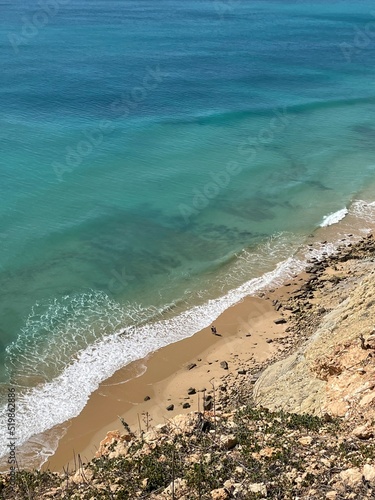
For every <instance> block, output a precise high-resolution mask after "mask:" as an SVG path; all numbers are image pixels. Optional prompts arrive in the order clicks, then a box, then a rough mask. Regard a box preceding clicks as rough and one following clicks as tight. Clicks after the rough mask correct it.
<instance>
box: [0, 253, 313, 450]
mask: <svg viewBox="0 0 375 500" xmlns="http://www.w3.org/2000/svg"><path fill="white" fill-rule="evenodd" d="M303 267H304V263H302V262H300V261H296V260H293V259H291V258H290V259H287V260H286V261H284V262H283V263H281V264H279V265H278V266H277V267H276V269H274V270H273V271H271V272H269V273H266V274H265V275H263V276H261V277H259V278H255V279H253V280H250V281H248V282H247V283H245V284H243V285H242V286H240V287H239V288H237V289H235V290H232V291H230V292H229V293H228V294H226V295H225V296H223V297H220V298H218V299H214V300H210V301H208V302H207V303H206V304H204V305H202V306H196V307H193V308H192V309H190V310H188V311H185V312H183V313H181V314H180V315H178V316H176V317H174V318H171V319H168V320H162V321H159V322H157V323H154V324H146V325H144V326H142V327H140V328H132V329H130V333H129V330H128V331H127V332H117V333H114V334H112V335H110V336H108V337H107V338H105V339H104V340H103V339H102V340H100V341H97V342H95V343H94V344H93V345H91V346H89V347H87V348H86V349H85V350H84V351H82V352H80V353H79V355H78V357H77V359H76V360H75V361H74V362H73V363H72V364H70V365H69V366H67V367H66V368H65V369H64V371H63V372H62V373H61V375H59V376H58V377H56V378H55V379H54V380H53V381H51V382H49V383H45V384H43V385H41V386H38V387H35V388H32V389H28V390H26V391H25V392H24V393H23V394H19V395H18V397H17V413H16V427H17V445H18V446H19V445H21V444H22V443H25V441H27V440H28V439H29V438H30V437H31V436H33V435H35V434H39V433H42V432H44V431H46V430H48V429H51V428H52V427H54V426H55V425H58V424H61V423H63V422H65V421H67V420H68V419H70V418H72V417H74V416H77V415H78V414H79V413H80V412H81V411H82V409H83V408H84V406H85V405H86V403H87V401H88V398H89V396H90V394H91V393H92V392H93V391H95V390H96V389H97V388H98V386H99V384H100V383H101V382H102V381H103V380H105V379H106V378H108V377H110V376H111V375H112V374H113V373H114V372H115V371H116V370H118V369H119V368H122V367H123V366H125V365H127V364H128V363H130V362H131V361H134V360H137V359H141V358H143V357H145V356H146V355H147V354H148V353H150V352H151V351H155V350H157V349H160V348H161V347H164V346H166V345H168V344H170V343H174V342H177V341H179V340H182V339H184V338H187V337H190V336H192V335H193V334H194V333H196V332H197V331H199V330H201V329H202V328H205V327H207V326H209V325H210V324H211V322H212V321H213V320H215V319H216V318H217V317H218V316H219V315H220V314H221V313H222V312H223V311H224V310H225V309H227V308H228V307H230V306H232V305H234V304H235V303H237V302H238V301H240V300H241V299H242V298H243V297H245V296H246V295H249V294H253V293H254V292H256V291H257V290H259V289H261V288H263V287H265V286H269V285H271V284H273V285H277V283H278V282H280V283H281V282H282V281H283V280H284V279H286V278H288V277H289V276H291V275H293V274H294V273H295V272H298V271H299V270H301V269H302V268H303ZM0 420H1V421H6V409H5V407H3V408H2V409H1V412H0ZM6 442H7V441H6V429H5V428H4V427H3V428H2V430H0V457H1V456H4V455H6V453H7V447H6Z"/></svg>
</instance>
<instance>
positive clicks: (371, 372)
mask: <svg viewBox="0 0 375 500" xmlns="http://www.w3.org/2000/svg"><path fill="white" fill-rule="evenodd" d="M373 252H374V243H373V240H372V238H368V239H367V240H366V241H365V242H363V243H362V244H360V245H358V246H355V247H353V248H349V249H345V250H342V251H341V252H340V253H338V255H336V256H335V257H332V258H330V259H328V260H327V262H326V265H323V266H321V267H320V268H318V269H315V272H314V273H313V274H312V276H311V280H310V284H309V286H308V287H307V289H306V290H305V291H304V294H303V296H302V297H301V294H300V292H299V293H297V294H296V295H298V298H296V297H295V296H294V297H291V298H290V299H289V302H290V303H291V304H293V307H295V308H297V307H298V308H299V309H300V310H301V312H300V313H299V314H297V315H295V316H294V317H293V319H292V327H291V328H292V329H293V330H295V332H296V333H297V334H298V335H300V336H301V335H302V334H305V335H306V333H307V336H308V340H307V341H305V343H304V344H303V345H301V346H300V347H299V348H298V350H297V351H296V352H295V353H293V354H291V355H290V356H288V357H287V358H286V359H283V360H281V361H279V362H277V363H275V364H274V365H271V366H269V367H268V368H267V369H266V370H265V371H264V372H263V374H262V376H261V377H260V378H259V380H258V381H257V383H256V385H255V388H254V397H255V400H256V402H258V403H259V404H262V405H263V406H265V407H267V408H270V409H276V408H278V409H281V408H282V409H284V410H286V411H290V412H295V413H311V414H315V415H320V416H322V415H325V414H326V413H327V414H329V415H334V416H342V417H344V416H345V417H346V418H348V419H351V418H354V419H355V417H356V415H357V414H360V415H361V419H362V420H363V421H367V422H371V421H373V420H374V417H375V412H374V406H375V405H374V402H375V334H374V326H375V264H374V262H373V260H372V255H373Z"/></svg>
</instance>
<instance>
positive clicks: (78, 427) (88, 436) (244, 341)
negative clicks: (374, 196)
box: [42, 214, 371, 470]
mask: <svg viewBox="0 0 375 500" xmlns="http://www.w3.org/2000/svg"><path fill="white" fill-rule="evenodd" d="M370 226H371V225H370ZM368 231H371V227H368V228H366V232H368ZM353 233H354V234H353ZM363 235H364V229H363V225H362V223H361V221H360V220H359V219H357V217H356V216H355V215H352V214H349V215H347V216H346V217H345V218H344V219H342V220H341V221H340V222H339V223H337V224H332V225H330V226H326V227H319V228H317V230H316V231H315V233H314V235H311V236H312V238H311V242H310V243H309V244H308V243H307V242H306V246H307V247H310V248H309V250H313V249H314V246H315V245H316V244H318V245H321V244H322V242H324V243H326V242H327V240H328V242H329V243H332V244H334V245H335V247H336V249H337V248H339V245H340V244H342V243H343V242H346V244H348V245H351V244H355V241H356V240H359V239H361V238H362V237H363ZM336 251H337V250H335V252H336ZM335 252H334V253H335ZM314 258H315V257H314V254H313V252H312V255H311V259H314ZM326 258H327V255H325V254H324V252H323V254H322V255H321V256H320V257H319V261H324V260H325V259H326ZM308 265H309V259H308V260H307V263H306V266H308ZM308 279H309V276H308V274H306V272H305V271H304V270H303V271H301V272H300V273H298V274H295V275H294V277H293V278H291V279H289V280H288V279H287V278H285V280H286V281H285V280H284V283H283V284H281V285H276V288H275V289H272V288H271V289H270V290H269V291H266V292H265V291H260V292H257V293H258V295H249V296H247V297H245V298H244V299H242V300H241V301H240V302H238V303H237V304H235V305H232V306H231V307H229V308H228V309H226V310H225V311H224V312H223V313H222V314H220V315H219V317H218V318H217V319H216V320H215V322H214V323H215V326H216V328H217V330H218V332H219V333H222V335H223V336H222V337H219V336H215V335H213V334H212V333H211V331H210V327H207V328H204V329H202V330H200V331H198V332H197V333H195V334H194V335H192V336H191V337H188V338H185V339H183V340H179V341H177V342H175V343H172V344H169V345H167V346H165V347H162V348H161V349H159V350H157V351H154V352H152V353H150V354H148V355H147V356H146V357H145V358H143V359H141V360H137V361H133V362H132V363H130V364H129V365H127V366H125V367H123V368H121V369H120V370H118V371H117V372H115V374H114V375H112V376H111V377H110V378H108V379H106V380H105V381H103V382H102V383H101V384H100V386H99V388H98V389H97V390H96V391H94V392H93V393H92V394H91V395H90V398H89V400H88V402H87V404H86V406H85V407H84V408H83V410H82V411H81V413H80V414H79V415H78V416H77V417H74V418H73V419H71V420H69V421H68V422H65V424H64V426H66V425H68V429H67V431H66V432H65V434H64V436H63V437H62V438H61V439H60V441H59V444H58V446H57V448H56V450H55V452H54V454H53V455H52V456H51V457H50V458H49V459H48V460H47V461H46V462H45V463H44V465H43V466H42V469H43V470H46V469H51V470H62V468H63V467H70V468H71V467H74V464H75V461H76V458H77V456H78V455H80V458H81V459H82V460H83V461H84V462H85V461H88V460H90V459H92V458H93V457H94V455H95V453H96V451H97V450H98V448H99V446H100V442H101V441H102V440H103V439H104V438H105V436H106V434H107V432H110V431H113V430H117V429H118V430H120V432H121V429H122V428H123V426H122V424H121V421H120V419H119V416H121V418H123V419H124V420H125V421H126V422H127V423H128V424H129V425H130V427H131V429H132V430H133V431H137V430H140V428H142V430H143V429H144V426H145V425H146V426H148V425H149V423H150V422H152V425H157V424H160V423H163V422H164V421H165V420H166V419H169V418H171V417H173V416H175V415H176V414H179V413H188V412H190V411H197V410H198V409H199V407H198V405H199V402H198V400H199V401H201V399H202V392H200V391H202V389H206V391H207V392H209V391H210V390H212V386H211V384H212V381H213V382H214V383H218V384H219V383H220V378H221V377H222V376H223V372H224V373H225V375H224V376H228V377H231V378H233V379H235V378H236V377H237V378H239V379H241V378H243V377H244V376H247V374H248V373H249V372H257V371H259V370H261V369H263V368H265V366H267V365H269V364H270V363H272V362H273V361H274V360H276V359H279V358H280V356H283V354H284V353H285V349H290V348H291V346H292V345H293V343H295V341H297V342H298V339H294V340H293V338H291V336H290V334H289V333H288V332H287V331H286V330H287V329H288V323H283V324H279V325H275V323H274V320H275V319H278V318H280V316H282V315H283V316H284V317H285V318H286V319H287V320H288V318H289V317H290V315H291V312H290V311H287V310H284V311H277V310H275V307H274V305H273V302H275V301H278V302H279V301H280V302H283V301H285V299H287V298H288V297H289V295H290V294H292V292H293V291H294V290H296V289H298V288H300V287H301V286H302V285H303V284H304V283H305V282H306V281H308ZM249 334H250V336H247V335H249ZM278 339H279V342H277V340H278ZM267 340H269V342H267ZM274 340H276V342H274ZM234 353H236V354H234ZM225 358H227V359H225ZM228 359H231V362H230V363H228V364H229V366H228V370H223V369H222V368H221V367H220V363H221V362H222V361H227V362H228ZM191 363H194V364H196V365H197V366H196V367H194V369H192V370H187V366H188V365H189V364H191ZM240 365H241V366H240ZM238 370H245V372H246V374H245V375H243V374H242V375H241V374H238ZM193 385H196V386H197V387H194V388H195V389H196V394H197V395H196V396H191V397H190V398H189V399H188V394H187V389H188V388H190V387H192V386H193ZM198 395H200V396H198ZM145 398H147V399H148V398H150V399H148V400H147V401H145V400H144V399H145ZM184 403H188V404H189V405H190V406H189V407H188V408H182V405H183V404H184ZM170 404H173V405H174V408H173V410H170V411H168V410H167V409H166V407H167V406H169V405H170ZM57 427H59V426H57Z"/></svg>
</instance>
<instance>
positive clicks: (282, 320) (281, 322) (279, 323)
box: [273, 318, 286, 325]
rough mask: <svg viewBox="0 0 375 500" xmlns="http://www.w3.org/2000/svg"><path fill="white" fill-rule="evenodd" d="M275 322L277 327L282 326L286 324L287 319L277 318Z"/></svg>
mask: <svg viewBox="0 0 375 500" xmlns="http://www.w3.org/2000/svg"><path fill="white" fill-rule="evenodd" d="M273 322H274V323H275V325H282V324H283V323H286V319H285V318H277V319H275V320H274V321H273Z"/></svg>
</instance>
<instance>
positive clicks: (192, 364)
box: [187, 363, 197, 370]
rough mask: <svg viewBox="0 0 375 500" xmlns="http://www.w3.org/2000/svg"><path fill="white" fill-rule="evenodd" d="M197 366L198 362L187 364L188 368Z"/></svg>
mask: <svg viewBox="0 0 375 500" xmlns="http://www.w3.org/2000/svg"><path fill="white" fill-rule="evenodd" d="M196 366H197V364H196V363H190V365H188V366H187V369H188V370H192V369H193V368H195V367H196Z"/></svg>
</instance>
